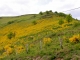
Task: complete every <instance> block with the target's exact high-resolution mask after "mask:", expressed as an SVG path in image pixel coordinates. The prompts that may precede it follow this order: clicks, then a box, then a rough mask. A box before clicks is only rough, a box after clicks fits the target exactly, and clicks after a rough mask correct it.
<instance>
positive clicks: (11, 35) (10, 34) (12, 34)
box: [7, 32, 15, 39]
mask: <svg viewBox="0 0 80 60" xmlns="http://www.w3.org/2000/svg"><path fill="white" fill-rule="evenodd" d="M7 37H8V39H12V38H13V37H15V33H13V32H10V33H9V34H8V35H7Z"/></svg>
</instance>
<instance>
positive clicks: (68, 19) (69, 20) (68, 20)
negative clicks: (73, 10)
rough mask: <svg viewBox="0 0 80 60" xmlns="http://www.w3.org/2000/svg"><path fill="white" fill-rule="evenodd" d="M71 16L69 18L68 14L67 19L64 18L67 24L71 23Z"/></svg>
mask: <svg viewBox="0 0 80 60" xmlns="http://www.w3.org/2000/svg"><path fill="white" fill-rule="evenodd" d="M72 19H73V18H72V16H71V14H69V15H67V17H66V21H67V22H68V23H69V22H71V21H72Z"/></svg>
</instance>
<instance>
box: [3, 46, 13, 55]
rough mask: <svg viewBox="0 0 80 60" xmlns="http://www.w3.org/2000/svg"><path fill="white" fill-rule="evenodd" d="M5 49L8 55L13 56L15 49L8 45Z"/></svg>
mask: <svg viewBox="0 0 80 60" xmlns="http://www.w3.org/2000/svg"><path fill="white" fill-rule="evenodd" d="M4 49H5V52H6V53H7V54H11V53H12V52H13V49H12V48H11V47H10V45H6V46H5V47H4Z"/></svg>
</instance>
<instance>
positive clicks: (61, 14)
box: [58, 12, 66, 17]
mask: <svg viewBox="0 0 80 60" xmlns="http://www.w3.org/2000/svg"><path fill="white" fill-rule="evenodd" d="M58 15H59V16H61V17H66V14H64V13H62V12H60V13H58Z"/></svg>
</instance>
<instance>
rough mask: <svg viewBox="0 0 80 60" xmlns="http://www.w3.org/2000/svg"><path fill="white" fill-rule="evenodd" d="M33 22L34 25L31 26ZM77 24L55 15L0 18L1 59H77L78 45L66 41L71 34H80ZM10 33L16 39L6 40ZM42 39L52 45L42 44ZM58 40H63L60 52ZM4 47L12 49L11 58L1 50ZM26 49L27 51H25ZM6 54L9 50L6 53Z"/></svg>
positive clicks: (79, 22)
mask: <svg viewBox="0 0 80 60" xmlns="http://www.w3.org/2000/svg"><path fill="white" fill-rule="evenodd" d="M60 19H62V20H64V24H62V25H59V24H58V21H59V20H60ZM34 21H36V23H37V24H34ZM9 22H12V23H9ZM75 23H76V24H75ZM79 24H80V21H77V20H73V21H72V22H70V23H67V22H66V19H65V17H59V16H56V15H54V14H52V15H51V16H50V15H49V16H47V17H46V16H45V14H44V15H34V14H32V15H24V16H19V17H8V18H7V17H5V18H4V17H3V18H1V19H0V53H1V54H0V57H1V58H4V60H5V59H6V60H11V59H14V60H16V59H18V60H19V59H21V60H26V59H27V60H31V59H33V58H34V59H38V60H39V59H43V60H57V59H64V60H70V59H74V60H76V59H80V58H79V56H80V54H79V53H80V51H79V50H80V47H79V45H80V44H79V43H77V44H72V43H70V42H69V38H70V37H72V36H73V35H74V34H80V28H79V27H80V25H79ZM74 25H75V26H74ZM10 32H14V33H15V37H14V38H12V39H8V38H7V35H8V34H9V33H10ZM44 38H50V39H51V43H50V44H48V45H45V44H44V41H43V39H44ZM59 38H60V39H61V40H62V41H63V49H61V47H60V42H59ZM40 41H41V43H40ZM26 45H28V46H26ZM6 46H8V47H10V48H12V49H11V50H12V51H13V52H12V53H11V54H10V55H8V54H7V53H6V52H5V49H4V48H5V47H6ZM26 49H29V50H28V51H26ZM7 50H8V49H7ZM16 50H18V51H16ZM19 51H20V53H19ZM8 52H10V51H9V50H8Z"/></svg>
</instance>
